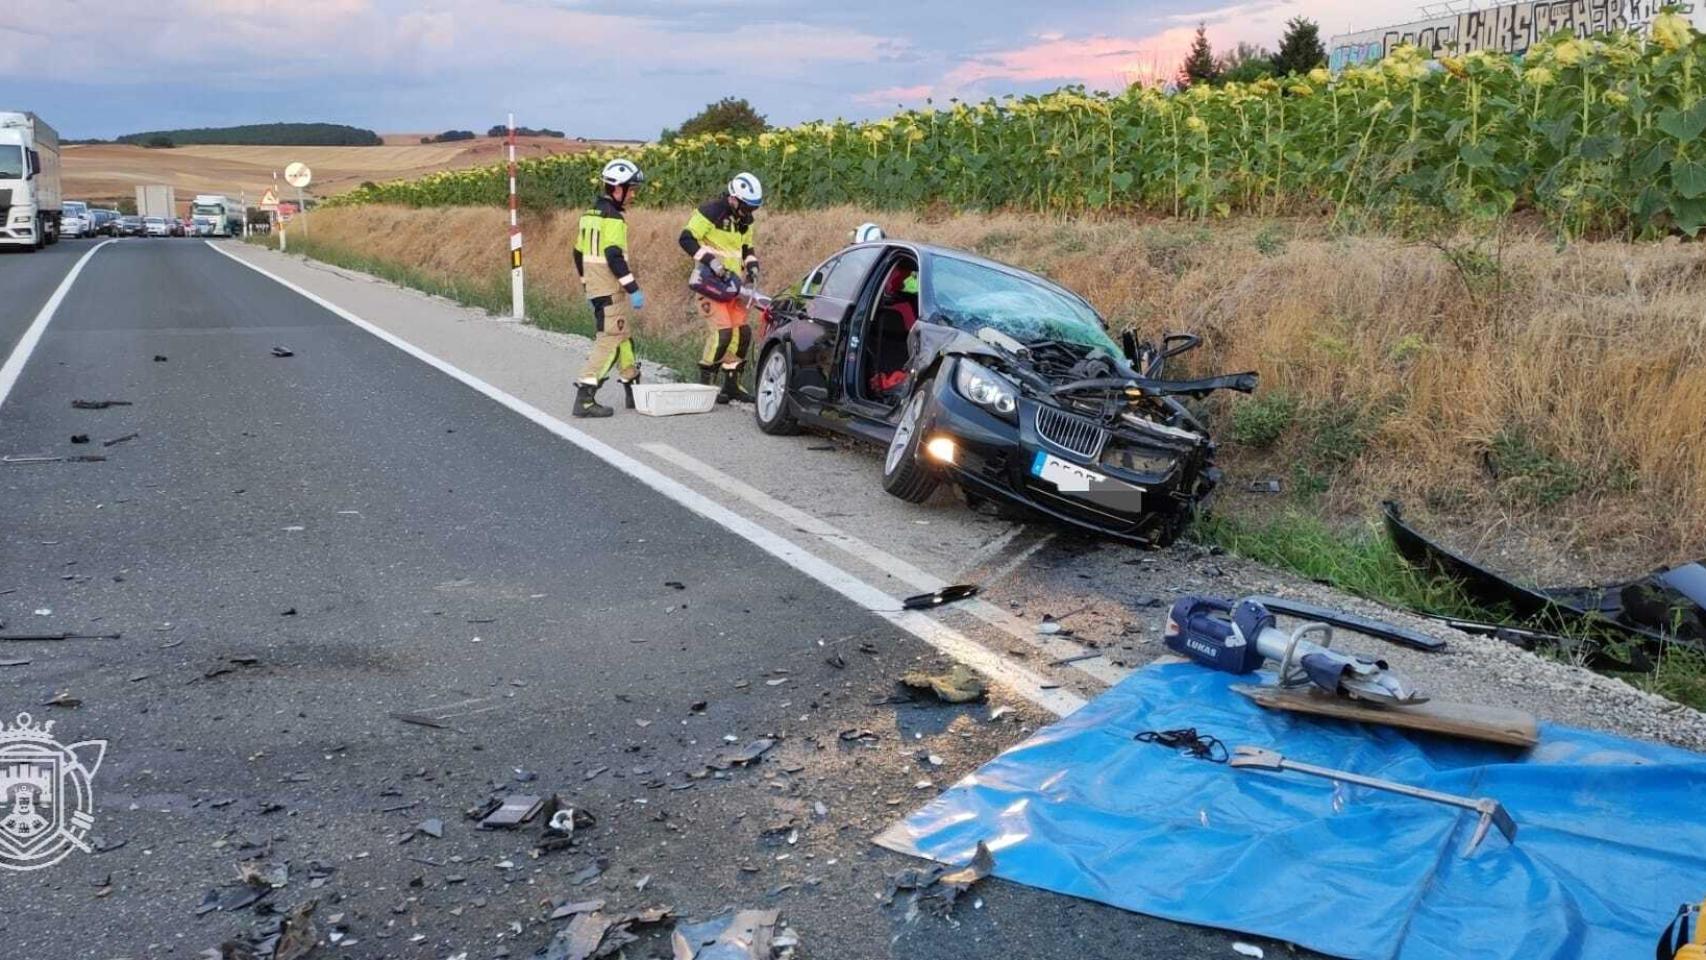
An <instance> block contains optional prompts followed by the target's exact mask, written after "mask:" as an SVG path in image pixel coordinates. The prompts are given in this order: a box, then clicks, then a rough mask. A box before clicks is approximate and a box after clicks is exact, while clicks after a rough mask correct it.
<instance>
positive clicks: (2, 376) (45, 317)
mask: <svg viewBox="0 0 1706 960" xmlns="http://www.w3.org/2000/svg"><path fill="white" fill-rule="evenodd" d="M112 242H113V241H112V238H110V237H109V238H108V239H106V240H102V241H101V242H100V243H97V244H95V245H94V246H92V247H90V248H89V249H88V252H86V253H84V254H83V256H81V257H79V258H78V260H77V262H76V263H75V264H73V265H72V267H71V271H70V272H69V273H67V274H66V275H65V279H64V280H61V281H59V287H58V289H56V290H54V291H53V296H51V297H48V298H47V302H46V303H44V304H42V305H41V310H40V311H39V312H37V313H36V318H35V320H34V321H32V322H31V323H30V328H29V329H28V330H25V331H24V335H23V336H22V337H20V338H18V345H17V346H15V347H13V348H12V355H11V356H9V357H7V358H6V365H5V366H3V367H0V406H5V405H6V397H7V396H9V395H10V394H11V392H12V387H13V385H14V384H16V383H17V382H18V377H19V376H20V375H21V374H23V372H24V364H26V363H29V362H30V354H32V353H34V352H35V349H36V344H37V343H40V342H41V335H42V334H43V333H45V332H46V331H47V325H48V324H49V323H50V322H52V320H53V314H54V311H56V310H58V309H59V304H60V301H62V300H64V299H65V295H66V294H67V293H69V292H71V283H72V281H74V280H76V279H77V275H78V274H79V273H82V272H83V265H84V264H86V263H88V262H89V258H90V257H92V256H94V255H95V251H97V250H99V249H101V248H102V247H104V246H106V245H107V244H109V243H112Z"/></svg>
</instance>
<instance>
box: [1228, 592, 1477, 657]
mask: <svg viewBox="0 0 1706 960" xmlns="http://www.w3.org/2000/svg"><path fill="white" fill-rule="evenodd" d="M1246 599H1249V600H1253V601H1255V602H1256V603H1259V604H1261V605H1262V606H1264V607H1267V608H1268V609H1269V610H1272V611H1273V612H1274V613H1278V614H1283V615H1285V616H1288V617H1297V618H1298V619H1300V620H1313V621H1316V622H1317V623H1325V624H1328V625H1330V626H1334V627H1339V628H1340V629H1343V630H1350V631H1352V632H1354V633H1361V634H1364V635H1366V636H1370V637H1379V638H1380V639H1382V640H1389V641H1391V642H1392V643H1396V644H1398V645H1399V646H1404V647H1409V648H1411V649H1413V650H1426V651H1428V652H1429V653H1434V652H1438V651H1440V650H1444V649H1445V641H1444V640H1441V639H1439V638H1438V637H1430V636H1428V635H1427V634H1425V633H1419V632H1417V631H1415V630H1410V629H1406V628H1404V627H1400V626H1398V625H1396V624H1391V623H1387V622H1385V621H1384V620H1375V619H1372V618H1369V617H1364V616H1360V615H1358V614H1355V613H1347V612H1345V611H1343V610H1333V609H1330V608H1328V607H1320V606H1316V605H1315V604H1313V603H1304V602H1303V601H1301V600H1287V599H1286V598H1284V597H1247V598H1246Z"/></svg>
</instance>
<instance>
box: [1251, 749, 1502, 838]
mask: <svg viewBox="0 0 1706 960" xmlns="http://www.w3.org/2000/svg"><path fill="white" fill-rule="evenodd" d="M1228 765H1229V766H1234V767H1239V768H1241V769H1251V770H1279V771H1287V770H1289V771H1291V772H1293V773H1304V774H1308V775H1309V776H1312V777H1324V778H1326V779H1328V780H1338V781H1342V782H1344V783H1354V784H1356V785H1358V786H1362V787H1370V788H1372V789H1375V790H1385V791H1386V792H1388V793H1397V794H1402V795H1403V796H1406V797H1415V798H1416V799H1418V800H1431V801H1432V802H1434V803H1443V804H1445V805H1447V806H1452V807H1461V808H1463V809H1465V810H1471V811H1474V812H1475V813H1478V814H1480V815H1481V820H1480V822H1479V823H1478V824H1476V825H1475V834H1474V836H1472V837H1470V838H1469V846H1467V847H1465V848H1464V849H1463V855H1464V856H1468V855H1469V854H1471V853H1473V852H1474V851H1475V848H1476V847H1478V846H1480V845H1481V841H1482V840H1483V839H1485V838H1486V836H1487V828H1488V827H1498V828H1499V832H1500V833H1502V834H1504V835H1505V840H1506V841H1507V842H1510V843H1515V842H1516V821H1515V820H1513V819H1511V815H1510V811H1508V810H1506V809H1505V805H1504V804H1502V803H1500V802H1499V801H1497V800H1494V799H1493V798H1492V797H1459V796H1456V795H1454V794H1450V793H1440V792H1439V791H1437V790H1425V789H1423V788H1421V787H1412V786H1410V785H1408V784H1403V783H1394V782H1392V781H1391V780H1380V779H1377V778H1375V777H1365V776H1363V775H1362V774H1360V773H1351V772H1350V771H1348V770H1333V769H1329V768H1327V767H1317V766H1315V765H1314V764H1310V763H1298V762H1297V761H1295V760H1287V759H1286V758H1285V757H1283V756H1280V755H1279V754H1277V753H1275V752H1274V751H1272V750H1265V749H1263V748H1261V747H1238V748H1237V749H1235V750H1233V751H1232V759H1231V760H1230V761H1228Z"/></svg>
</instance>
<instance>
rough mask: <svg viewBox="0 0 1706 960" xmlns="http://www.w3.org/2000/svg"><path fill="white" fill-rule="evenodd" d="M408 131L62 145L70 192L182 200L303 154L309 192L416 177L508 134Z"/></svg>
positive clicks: (479, 156)
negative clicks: (296, 140)
mask: <svg viewBox="0 0 1706 960" xmlns="http://www.w3.org/2000/svg"><path fill="white" fill-rule="evenodd" d="M407 139H408V138H398V137H388V138H386V143H385V144H384V145H383V146H377V147H290V146H215V145H204V146H183V147H173V148H170V149H149V148H147V147H138V146H131V145H129V144H114V143H95V144H82V145H76V146H68V147H66V148H65V150H64V178H65V195H66V196H67V197H75V198H78V199H87V200H90V201H94V202H105V201H108V200H112V199H115V198H118V197H129V196H134V194H135V188H136V187H137V186H138V185H140V184H147V183H164V184H168V185H170V186H172V187H175V188H176V189H177V192H178V195H179V199H180V200H187V199H188V195H189V194H195V193H225V194H231V195H233V196H236V195H237V194H239V193H241V192H244V191H247V193H248V195H249V196H250V198H251V199H253V198H258V197H259V196H260V195H261V193H262V192H263V191H265V190H266V189H267V188H268V187H271V186H273V184H274V181H273V173H274V172H275V171H277V172H280V173H282V172H283V170H284V168H285V166H286V165H287V164H289V163H291V162H292V161H301V162H302V163H306V164H308V166H309V167H311V168H312V169H313V171H314V183H313V185H312V186H311V187H310V188H309V190H310V192H311V193H313V195H315V196H320V197H325V196H331V195H333V194H337V193H342V192H343V191H345V190H349V189H352V188H354V187H357V186H360V185H361V184H362V183H363V182H366V181H369V180H372V181H381V180H392V179H397V178H400V177H418V176H423V175H425V174H429V173H433V172H436V171H439V170H458V169H462V168H465V167H474V166H480V165H482V164H489V163H496V162H498V161H499V160H501V159H502V157H503V141H502V140H501V139H500V138H496V137H478V138H476V139H473V140H462V141H458V142H455V143H420V142H419V140H420V138H419V136H416V137H414V141H415V142H413V143H407V142H393V141H395V140H407ZM589 146H590V145H589V144H587V143H585V142H581V141H576V140H564V139H560V138H556V137H523V138H520V139H519V140H517V142H516V154H517V156H546V155H549V154H553V153H569V152H574V151H578V150H585V149H588V148H589ZM288 192H289V191H288V189H287V193H288Z"/></svg>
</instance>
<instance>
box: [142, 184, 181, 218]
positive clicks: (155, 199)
mask: <svg viewBox="0 0 1706 960" xmlns="http://www.w3.org/2000/svg"><path fill="white" fill-rule="evenodd" d="M136 215H137V216H139V217H159V218H161V219H163V220H171V219H174V218H176V217H177V215H178V191H177V190H175V189H173V188H172V187H171V186H170V185H169V184H164V183H150V184H145V185H141V186H138V187H137V188H136Z"/></svg>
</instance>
